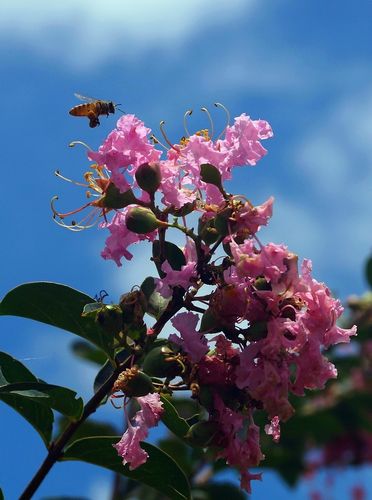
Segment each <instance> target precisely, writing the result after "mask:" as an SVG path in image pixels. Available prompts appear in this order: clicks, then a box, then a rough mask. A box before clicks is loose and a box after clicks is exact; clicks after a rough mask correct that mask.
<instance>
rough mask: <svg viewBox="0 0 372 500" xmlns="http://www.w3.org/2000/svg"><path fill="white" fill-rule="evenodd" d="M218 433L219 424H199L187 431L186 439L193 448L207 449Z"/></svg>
mask: <svg viewBox="0 0 372 500" xmlns="http://www.w3.org/2000/svg"><path fill="white" fill-rule="evenodd" d="M217 432H218V424H217V422H197V423H196V424H194V425H192V426H191V427H190V429H189V430H188V431H187V434H186V436H185V439H186V440H187V441H188V442H189V443H190V444H191V445H193V446H201V447H205V446H208V445H210V444H211V443H212V442H213V439H214V437H215V436H216V434H217Z"/></svg>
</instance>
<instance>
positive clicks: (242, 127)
mask: <svg viewBox="0 0 372 500" xmlns="http://www.w3.org/2000/svg"><path fill="white" fill-rule="evenodd" d="M272 135H273V132H272V129H271V127H270V125H269V124H268V123H267V122H266V121H264V120H251V119H250V118H249V116H246V115H245V113H243V114H242V115H240V116H238V117H237V118H235V122H234V125H233V126H231V127H230V126H229V127H227V129H226V134H225V139H224V140H223V141H220V148H221V151H222V152H227V153H228V155H229V160H228V165H229V168H230V169H231V167H232V166H242V165H256V163H257V162H258V160H260V159H261V158H262V157H263V156H264V155H266V153H267V150H266V149H265V148H264V147H263V146H262V145H261V143H260V140H262V139H268V138H270V137H272Z"/></svg>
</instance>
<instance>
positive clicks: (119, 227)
mask: <svg viewBox="0 0 372 500" xmlns="http://www.w3.org/2000/svg"><path fill="white" fill-rule="evenodd" d="M127 211H128V208H125V209H124V210H122V211H121V212H116V213H115V215H114V217H113V219H112V220H111V222H107V223H104V224H101V227H105V228H108V230H109V231H110V233H111V235H110V236H109V237H108V238H107V239H106V245H105V248H104V249H103V251H102V252H101V256H102V257H103V258H104V259H112V260H113V261H114V262H116V264H117V265H118V266H119V267H120V266H121V265H122V264H121V259H122V258H123V257H124V258H125V259H127V260H131V259H132V258H133V254H131V253H130V252H129V251H128V247H129V246H130V245H133V244H134V243H138V242H139V241H142V240H148V241H154V240H155V238H156V236H157V231H153V232H151V233H146V234H136V233H132V231H129V229H128V228H127V226H126V224H125V218H126V214H127Z"/></svg>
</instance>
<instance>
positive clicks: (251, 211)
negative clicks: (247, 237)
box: [236, 196, 274, 234]
mask: <svg viewBox="0 0 372 500" xmlns="http://www.w3.org/2000/svg"><path fill="white" fill-rule="evenodd" d="M273 203H274V198H273V197H272V196H271V197H270V198H269V199H268V200H267V201H265V203H263V204H262V205H259V206H257V207H254V206H252V205H250V204H249V203H246V204H245V206H244V208H243V209H242V210H241V211H240V212H238V215H237V219H236V222H237V230H240V229H248V230H249V232H250V233H251V234H255V233H257V231H258V230H259V228H260V226H266V225H267V223H268V222H269V219H270V217H271V216H272V214H273Z"/></svg>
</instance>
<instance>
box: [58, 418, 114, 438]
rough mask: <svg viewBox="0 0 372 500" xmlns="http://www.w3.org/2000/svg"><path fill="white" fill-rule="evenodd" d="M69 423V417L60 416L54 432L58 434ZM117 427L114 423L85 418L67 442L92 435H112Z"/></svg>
mask: <svg viewBox="0 0 372 500" xmlns="http://www.w3.org/2000/svg"><path fill="white" fill-rule="evenodd" d="M70 423H71V421H70V419H68V418H67V417H63V416H61V417H60V418H59V419H58V431H56V432H55V433H54V434H55V435H56V436H59V435H60V434H62V432H63V431H64V430H65V429H66V427H67V426H68V425H69V424H70ZM117 432H118V429H116V428H115V426H114V425H112V424H110V423H108V422H99V421H98V420H92V419H91V418H89V419H88V420H85V421H84V422H83V423H82V424H81V425H79V427H78V428H77V430H76V431H75V432H74V435H73V436H72V437H71V438H70V440H69V442H71V441H72V440H74V441H76V440H77V439H82V438H87V437H93V436H114V435H115V434H117Z"/></svg>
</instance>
